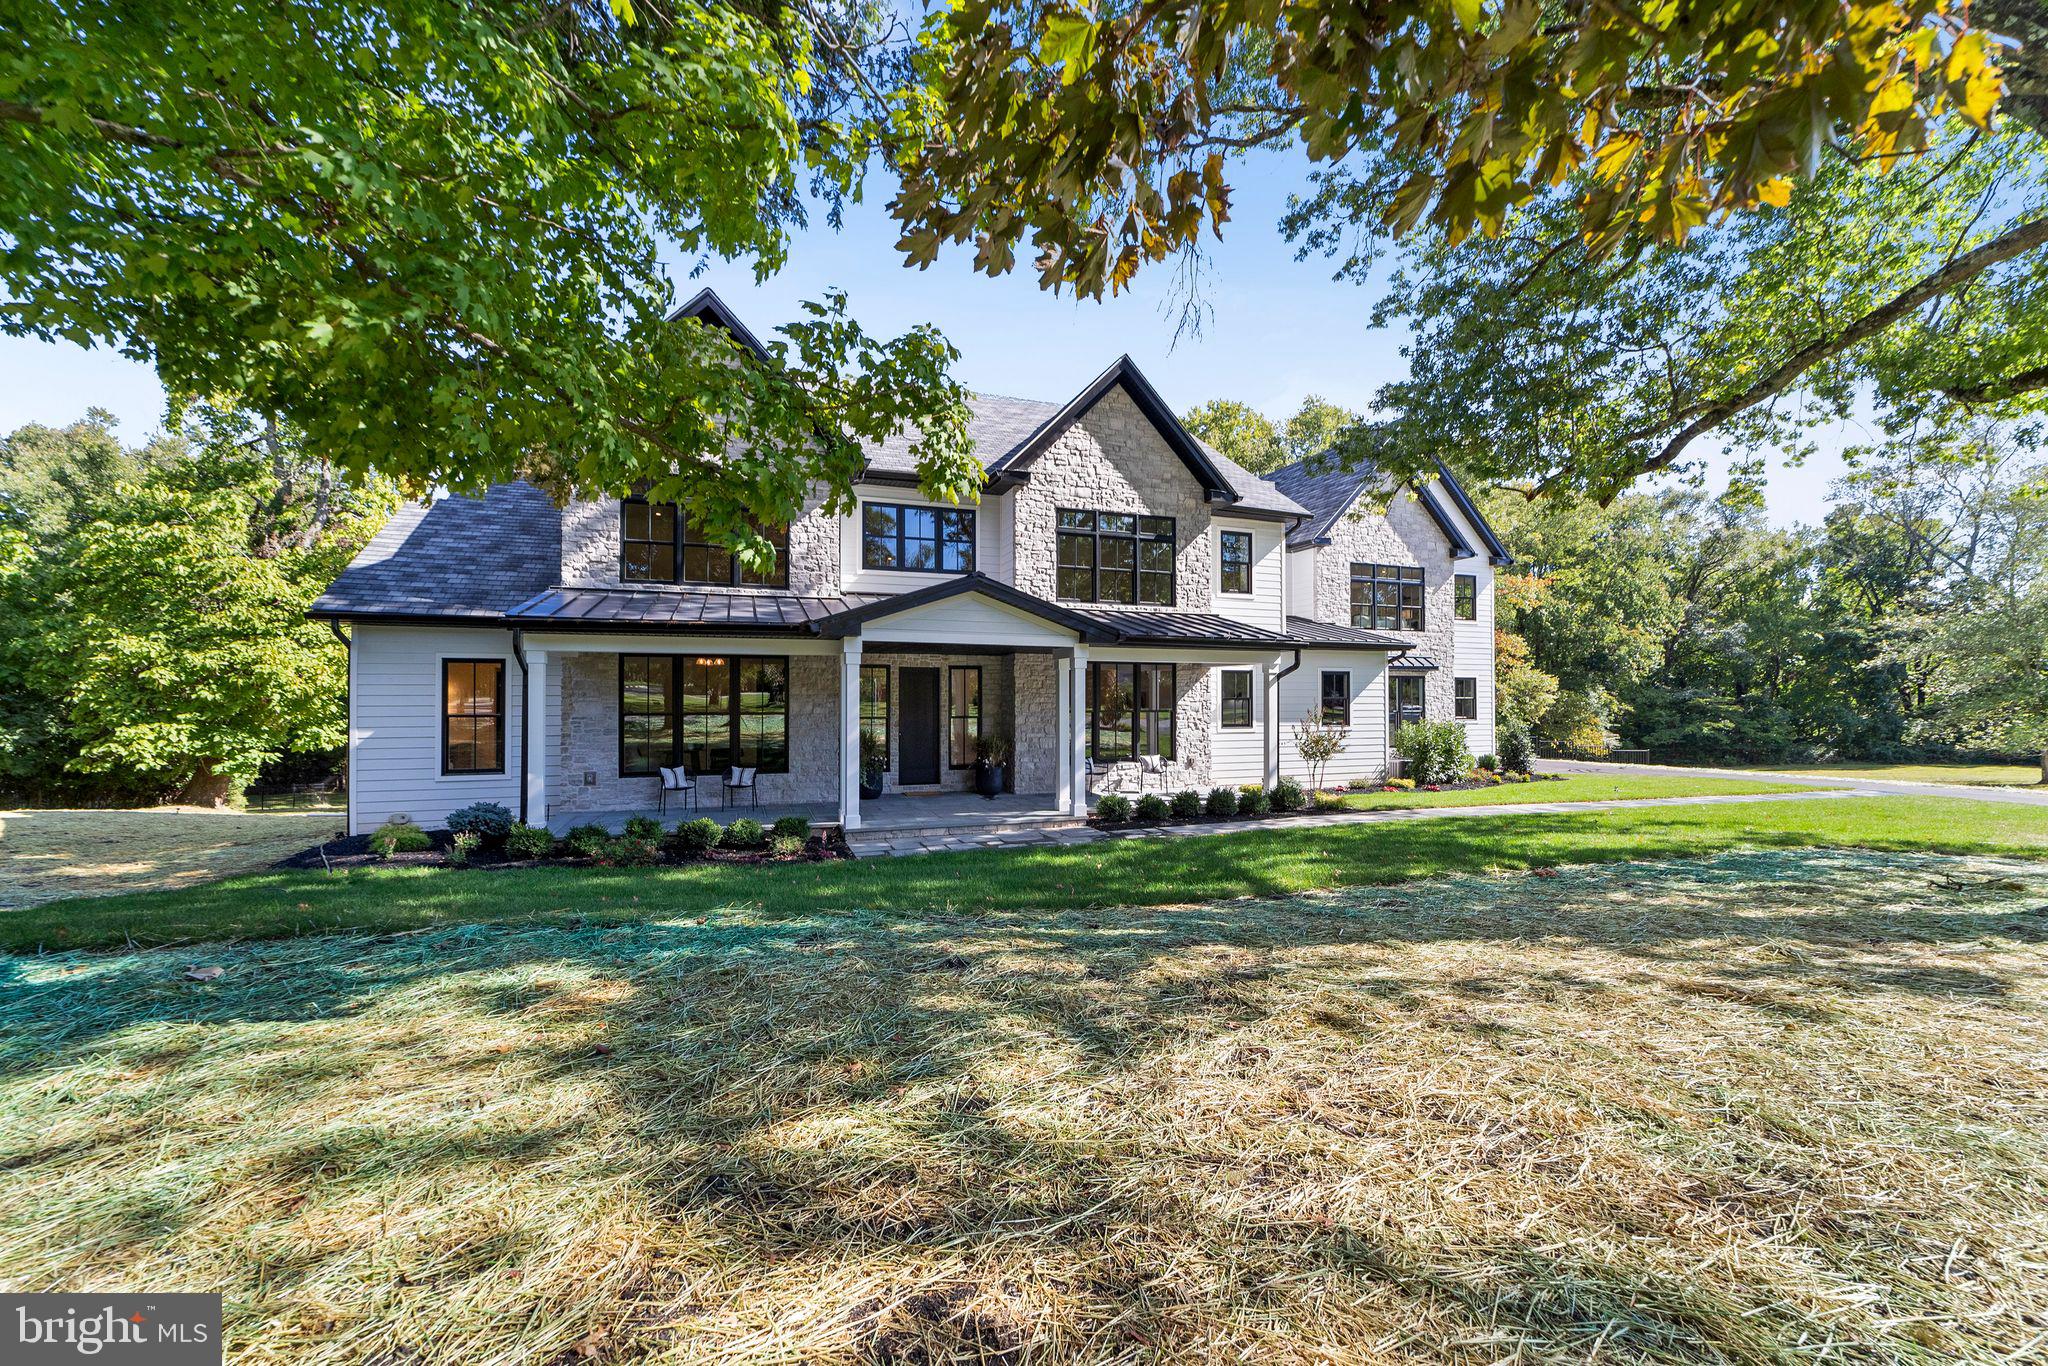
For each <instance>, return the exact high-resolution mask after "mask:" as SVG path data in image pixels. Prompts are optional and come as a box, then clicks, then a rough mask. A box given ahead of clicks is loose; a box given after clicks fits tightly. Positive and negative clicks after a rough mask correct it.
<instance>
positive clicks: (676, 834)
mask: <svg viewBox="0 0 2048 1366" xmlns="http://www.w3.org/2000/svg"><path fill="white" fill-rule="evenodd" d="M721 833H722V832H721V831H720V830H719V828H718V822H717V821H715V820H712V819H711V817H709V816H699V817H698V818H697V819H696V820H693V821H684V822H683V823H682V824H681V825H678V826H677V827H676V828H675V829H673V830H671V831H669V834H668V839H667V840H666V841H664V843H666V844H667V845H668V851H669V853H671V854H673V855H675V856H676V857H677V858H703V857H704V856H705V855H706V854H708V853H710V852H711V851H712V850H713V849H716V848H717V847H718V837H719V835H720V834H721Z"/></svg>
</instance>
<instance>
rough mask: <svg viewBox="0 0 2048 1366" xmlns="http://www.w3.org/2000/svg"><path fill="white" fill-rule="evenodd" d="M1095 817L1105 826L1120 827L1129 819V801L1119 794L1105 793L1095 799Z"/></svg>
mask: <svg viewBox="0 0 2048 1366" xmlns="http://www.w3.org/2000/svg"><path fill="white" fill-rule="evenodd" d="M1095 815H1096V817H1097V818H1098V819H1100V820H1101V821H1102V822H1103V824H1105V825H1121V824H1123V823H1124V822H1125V821H1127V820H1129V819H1130V818H1131V799H1130V798H1129V797H1126V796H1124V795H1123V794H1122V793H1120V792H1105V793H1103V794H1102V796H1100V797H1098V798H1096V801H1095Z"/></svg>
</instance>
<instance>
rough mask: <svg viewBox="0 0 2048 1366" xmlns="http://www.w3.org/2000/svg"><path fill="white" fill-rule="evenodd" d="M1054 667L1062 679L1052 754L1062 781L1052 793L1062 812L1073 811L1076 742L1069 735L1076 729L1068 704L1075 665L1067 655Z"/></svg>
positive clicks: (1055, 708) (1058, 686)
mask: <svg viewBox="0 0 2048 1366" xmlns="http://www.w3.org/2000/svg"><path fill="white" fill-rule="evenodd" d="M1053 667H1054V669H1055V671H1056V672H1057V673H1058V675H1059V681H1058V683H1057V684H1056V685H1055V686H1054V690H1053V697H1054V698H1056V699H1057V700H1056V701H1055V702H1054V703H1053V722H1052V734H1053V741H1052V752H1053V753H1054V754H1055V755H1057V756H1059V757H1058V759H1057V761H1056V762H1055V763H1054V765H1053V767H1054V769H1055V770H1057V771H1058V773H1059V781H1058V783H1056V784H1055V785H1054V789H1053V790H1054V791H1055V792H1056V793H1057V794H1058V796H1057V797H1056V798H1055V801H1056V804H1057V805H1058V806H1059V809H1060V810H1062V811H1072V810H1073V809H1074V767H1073V764H1072V762H1071V760H1072V757H1073V753H1074V746H1073V742H1072V741H1070V740H1069V739H1068V738H1067V733H1068V732H1069V731H1070V730H1072V729H1073V727H1074V708H1073V705H1072V704H1071V703H1070V702H1068V701H1067V697H1068V689H1070V688H1072V687H1073V686H1074V683H1073V679H1074V661H1073V660H1071V659H1069V658H1067V657H1066V656H1065V655H1061V656H1060V657H1059V658H1058V659H1057V660H1056V661H1054V666H1053Z"/></svg>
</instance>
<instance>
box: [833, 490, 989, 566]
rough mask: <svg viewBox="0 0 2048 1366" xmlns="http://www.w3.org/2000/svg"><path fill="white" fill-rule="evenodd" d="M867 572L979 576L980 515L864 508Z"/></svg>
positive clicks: (880, 505) (868, 505)
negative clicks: (976, 554)
mask: <svg viewBox="0 0 2048 1366" xmlns="http://www.w3.org/2000/svg"><path fill="white" fill-rule="evenodd" d="M860 563H861V568H863V569H908V570H912V571H914V572H917V573H921V574H971V573H973V572H974V514H973V513H972V512H969V511H967V510H965V509H960V508H925V507H909V506H906V505H903V504H899V503H863V504H861V509H860Z"/></svg>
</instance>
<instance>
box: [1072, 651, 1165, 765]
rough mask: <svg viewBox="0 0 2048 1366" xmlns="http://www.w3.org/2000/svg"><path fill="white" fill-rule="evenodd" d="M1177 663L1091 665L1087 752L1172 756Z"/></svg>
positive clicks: (1105, 758) (1104, 758)
mask: <svg viewBox="0 0 2048 1366" xmlns="http://www.w3.org/2000/svg"><path fill="white" fill-rule="evenodd" d="M1177 681H1178V680H1177V679H1176V677H1175V673H1174V666H1173V665H1171V664H1090V665H1089V666H1088V752H1089V753H1090V754H1091V755H1093V756H1094V759H1095V762H1096V763H1098V764H1114V763H1119V762H1121V761H1123V760H1126V759H1135V758H1138V757H1139V756H1140V755H1145V754H1156V755H1158V756H1159V757H1160V758H1162V759H1171V758H1172V757H1173V736H1174V696H1175V684H1176V682H1177Z"/></svg>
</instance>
